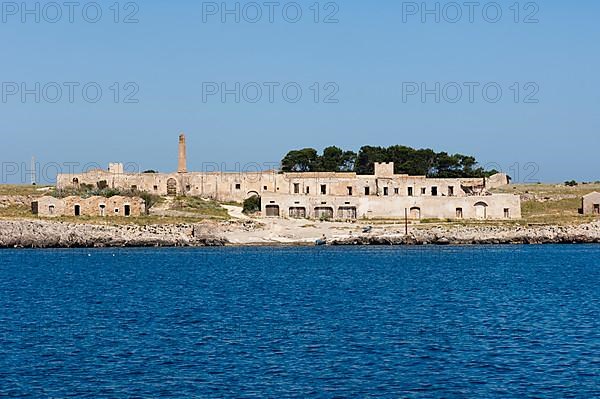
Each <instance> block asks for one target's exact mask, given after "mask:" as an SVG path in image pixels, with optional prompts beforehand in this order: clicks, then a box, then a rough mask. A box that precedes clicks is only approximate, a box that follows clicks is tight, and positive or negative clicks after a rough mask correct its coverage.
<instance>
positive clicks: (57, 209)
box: [31, 196, 146, 217]
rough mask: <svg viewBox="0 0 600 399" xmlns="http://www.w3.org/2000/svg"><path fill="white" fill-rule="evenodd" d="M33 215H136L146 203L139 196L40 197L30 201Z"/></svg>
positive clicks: (143, 211) (140, 212) (141, 213)
mask: <svg viewBox="0 0 600 399" xmlns="http://www.w3.org/2000/svg"><path fill="white" fill-rule="evenodd" d="M31 211H32V213H33V214H34V215H38V216H42V217H59V216H99V217H138V216H142V215H144V214H145V213H146V203H145V201H144V200H143V199H141V198H139V197H123V196H114V197H110V198H105V197H97V196H95V197H89V198H82V197H76V196H71V197H66V198H55V197H49V196H46V197H41V198H38V199H37V200H36V201H33V202H32V203H31Z"/></svg>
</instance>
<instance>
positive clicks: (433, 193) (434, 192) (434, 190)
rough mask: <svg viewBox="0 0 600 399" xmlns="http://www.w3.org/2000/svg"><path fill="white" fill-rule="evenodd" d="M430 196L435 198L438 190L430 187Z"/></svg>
mask: <svg viewBox="0 0 600 399" xmlns="http://www.w3.org/2000/svg"><path fill="white" fill-rule="evenodd" d="M431 195H433V196H434V197H437V195H438V190H437V187H435V186H434V187H431Z"/></svg>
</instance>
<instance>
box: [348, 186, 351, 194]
mask: <svg viewBox="0 0 600 399" xmlns="http://www.w3.org/2000/svg"><path fill="white" fill-rule="evenodd" d="M348 195H350V196H351V195H352V187H348Z"/></svg>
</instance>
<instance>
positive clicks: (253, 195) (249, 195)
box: [246, 191, 260, 199]
mask: <svg viewBox="0 0 600 399" xmlns="http://www.w3.org/2000/svg"><path fill="white" fill-rule="evenodd" d="M252 197H260V194H259V193H258V192H256V191H248V193H247V194H246V199H248V198H252Z"/></svg>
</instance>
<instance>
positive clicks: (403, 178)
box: [57, 135, 521, 219]
mask: <svg viewBox="0 0 600 399" xmlns="http://www.w3.org/2000/svg"><path fill="white" fill-rule="evenodd" d="M185 151H186V143H185V136H184V135H181V136H180V137H179V159H178V170H179V171H178V172H177V173H123V167H122V165H120V164H111V165H110V167H109V169H108V170H107V171H105V170H93V171H89V172H87V173H82V174H62V175H59V176H58V178H57V187H58V189H68V188H77V187H80V186H81V185H84V184H85V185H91V186H94V187H110V188H118V189H129V190H139V191H145V192H149V193H154V194H157V195H161V196H180V195H181V196H182V195H189V196H198V197H204V198H211V199H214V200H217V201H233V202H242V201H244V200H245V199H247V198H249V197H252V196H259V197H261V199H262V208H263V209H262V213H263V216H265V217H275V216H277V217H306V218H316V219H319V218H328V219H355V218H404V217H405V213H407V212H408V214H409V217H411V218H413V219H424V218H441V219H447V218H448V219H450V218H451V219H463V218H464V219H473V218H480V219H518V218H520V217H521V206H520V198H519V196H516V195H512V194H494V195H492V194H490V192H489V190H490V189H493V188H496V187H501V186H503V185H506V184H508V183H509V177H508V176H507V175H505V174H497V175H494V176H491V177H489V178H457V179H432V178H427V177H425V176H409V175H404V174H395V173H394V164H393V163H377V164H375V173H374V175H357V174H356V173H352V172H348V173H339V172H308V173H280V172H278V171H274V170H270V171H262V172H247V173H242V172H239V173H238V172H235V173H224V172H212V173H204V172H202V173H200V172H188V171H187V166H186V165H187V163H186V153H185Z"/></svg>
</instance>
